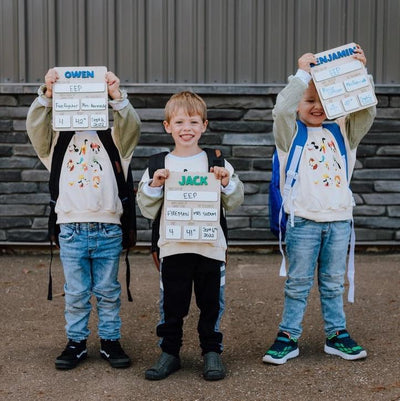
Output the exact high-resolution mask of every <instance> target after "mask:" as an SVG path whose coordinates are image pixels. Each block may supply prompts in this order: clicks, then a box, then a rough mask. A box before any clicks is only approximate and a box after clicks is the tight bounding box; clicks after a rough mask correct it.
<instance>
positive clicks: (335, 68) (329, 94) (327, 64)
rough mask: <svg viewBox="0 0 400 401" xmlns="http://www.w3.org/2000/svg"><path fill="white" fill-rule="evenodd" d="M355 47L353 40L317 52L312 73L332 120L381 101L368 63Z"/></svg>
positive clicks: (326, 111)
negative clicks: (369, 75)
mask: <svg viewBox="0 0 400 401" xmlns="http://www.w3.org/2000/svg"><path fill="white" fill-rule="evenodd" d="M355 49H356V44H355V43H349V44H347V45H344V46H340V47H336V48H334V49H331V50H327V51H324V52H322V53H318V54H316V55H315V57H316V59H317V64H316V65H315V66H313V67H312V68H311V75H312V77H313V80H314V83H315V87H316V88H317V91H318V94H319V97H320V99H321V103H322V106H323V107H324V110H325V114H326V116H327V118H328V119H329V120H332V119H335V118H338V117H341V116H344V115H346V114H349V113H352V112H354V111H358V110H362V109H365V108H367V107H371V106H373V105H375V104H377V100H376V96H375V92H374V88H373V87H372V85H371V82H370V80H369V78H368V74H367V71H366V69H365V67H364V64H363V63H362V62H361V61H359V60H355V59H354V58H353V57H352V55H353V54H354V50H355Z"/></svg>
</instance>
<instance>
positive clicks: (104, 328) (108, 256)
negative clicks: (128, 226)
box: [59, 223, 122, 341]
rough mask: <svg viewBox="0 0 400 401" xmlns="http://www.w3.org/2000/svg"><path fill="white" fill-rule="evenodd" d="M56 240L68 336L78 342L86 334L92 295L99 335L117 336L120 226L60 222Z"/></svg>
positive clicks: (118, 333)
mask: <svg viewBox="0 0 400 401" xmlns="http://www.w3.org/2000/svg"><path fill="white" fill-rule="evenodd" d="M59 240H60V258H61V262H62V265H63V268H64V276H65V285H64V290H65V320H66V323H67V324H66V326H65V329H66V333H67V337H68V339H70V340H73V341H81V340H84V339H86V338H87V337H88V336H89V334H90V330H89V328H88V323H89V315H90V311H91V309H92V305H91V303H90V298H91V296H92V294H93V295H94V296H95V297H96V299H97V313H98V335H99V337H100V338H102V339H104V340H117V339H119V338H120V328H121V319H120V316H119V311H120V304H121V301H120V294H121V286H120V284H119V282H118V268H119V258H120V253H121V250H122V245H121V243H122V231H121V228H120V226H118V225H116V224H103V223H70V224H61V226H60V236H59Z"/></svg>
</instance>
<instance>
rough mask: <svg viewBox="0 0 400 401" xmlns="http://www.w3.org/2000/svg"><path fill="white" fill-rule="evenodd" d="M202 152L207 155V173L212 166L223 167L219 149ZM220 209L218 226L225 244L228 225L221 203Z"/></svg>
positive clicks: (223, 161) (205, 149)
mask: <svg viewBox="0 0 400 401" xmlns="http://www.w3.org/2000/svg"><path fill="white" fill-rule="evenodd" d="M203 150H204V151H205V152H206V154H207V160H208V171H210V168H211V167H214V166H218V167H225V159H224V156H223V155H222V152H221V151H220V150H219V149H212V148H204V149H203ZM220 209H221V210H220V225H221V228H222V231H223V233H224V236H225V240H226V242H228V224H227V222H226V217H225V211H224V208H223V207H222V202H221V208H220Z"/></svg>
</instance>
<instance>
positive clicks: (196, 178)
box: [160, 171, 221, 242]
mask: <svg viewBox="0 0 400 401" xmlns="http://www.w3.org/2000/svg"><path fill="white" fill-rule="evenodd" d="M220 195H221V182H220V181H219V180H216V179H215V176H214V174H211V173H204V172H193V171H190V172H173V171H171V172H170V175H169V177H168V179H167V180H166V181H165V194H164V213H163V216H162V218H163V220H164V221H163V224H161V227H162V230H161V232H160V236H161V238H162V240H166V241H174V242H193V241H195V242H214V241H217V239H218V227H219V218H220ZM163 227H164V228H163Z"/></svg>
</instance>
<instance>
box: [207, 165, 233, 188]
mask: <svg viewBox="0 0 400 401" xmlns="http://www.w3.org/2000/svg"><path fill="white" fill-rule="evenodd" d="M210 173H214V177H215V178H216V179H217V180H221V185H222V186H223V187H226V186H227V185H228V184H229V178H230V174H229V171H228V170H227V169H226V168H225V167H218V166H214V167H211V168H210Z"/></svg>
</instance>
